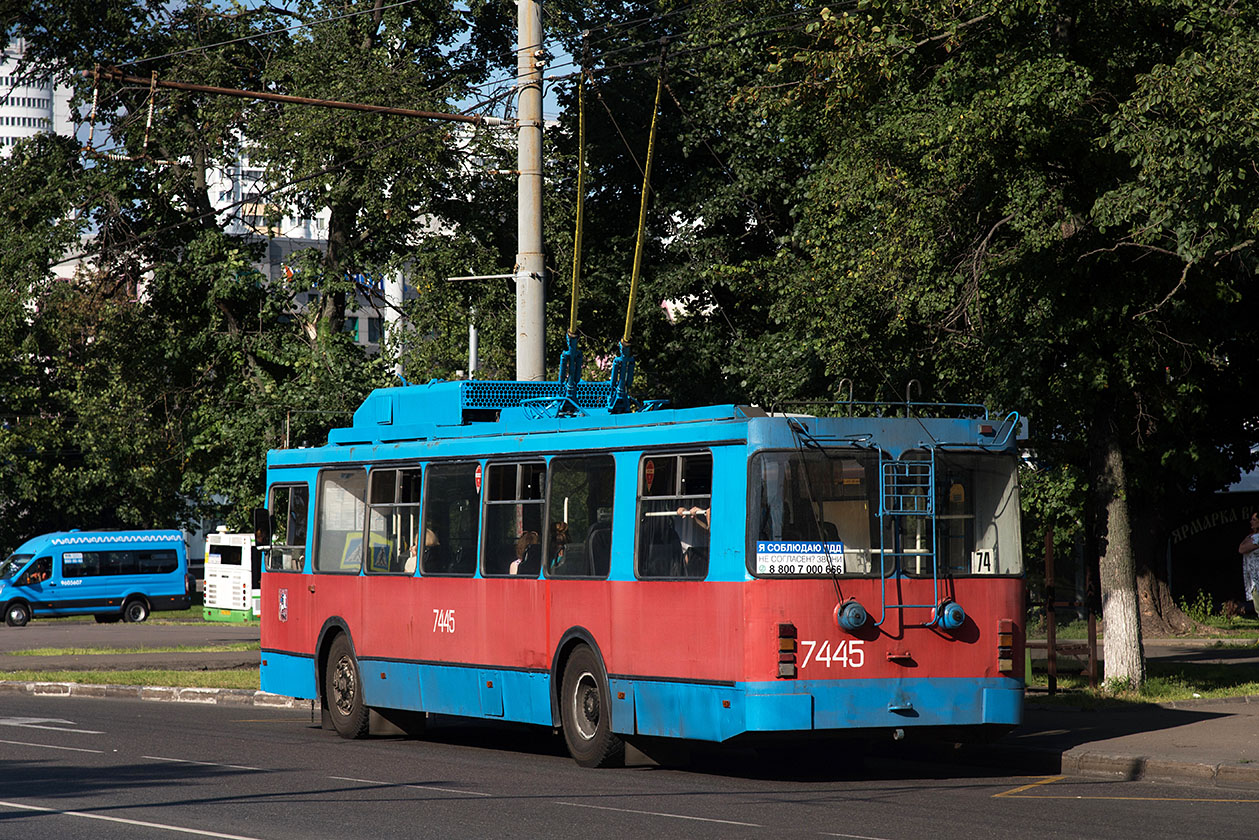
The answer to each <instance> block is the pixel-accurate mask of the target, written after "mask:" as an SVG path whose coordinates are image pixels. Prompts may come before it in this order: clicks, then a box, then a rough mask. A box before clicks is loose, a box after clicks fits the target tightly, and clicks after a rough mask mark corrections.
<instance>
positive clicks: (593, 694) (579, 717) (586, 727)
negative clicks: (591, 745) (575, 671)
mask: <svg viewBox="0 0 1259 840" xmlns="http://www.w3.org/2000/svg"><path fill="white" fill-rule="evenodd" d="M599 707H600V703H599V687H598V686H597V685H596V684H595V681H594V677H593V676H592V675H591V674H588V673H587V674H582V675H581V679H579V680H578V681H577V686H576V688H575V690H574V693H573V718H574V721H573V722H574V723H576V724H577V733H578V734H579V735H581V737H582V738H584V739H585V740H587V741H589V740H590V739H591V738H593V737H595V733H596V732H597V731H598V729H599V715H600V709H599Z"/></svg>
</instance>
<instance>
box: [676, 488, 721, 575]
mask: <svg viewBox="0 0 1259 840" xmlns="http://www.w3.org/2000/svg"><path fill="white" fill-rule="evenodd" d="M711 513H712V511H711V509H710V508H702V507H699V506H698V505H694V506H692V507H689V508H688V507H680V508H678V510H677V515H678V518H677V520H676V525H675V526H674V527H675V528H676V529H677V532H678V542H679V543H680V544H681V546H682V558H681V560H682V567H681V569H680V570H679V572H680V576H681V577H706V576H707V575H708V531H709V524H710V523H709V515H710V514H711Z"/></svg>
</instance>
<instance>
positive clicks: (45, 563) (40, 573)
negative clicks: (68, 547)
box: [25, 557, 52, 585]
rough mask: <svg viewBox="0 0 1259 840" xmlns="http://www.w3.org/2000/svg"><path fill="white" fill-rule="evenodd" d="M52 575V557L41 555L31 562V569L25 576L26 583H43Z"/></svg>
mask: <svg viewBox="0 0 1259 840" xmlns="http://www.w3.org/2000/svg"><path fill="white" fill-rule="evenodd" d="M50 577H52V558H51V557H41V558H39V559H38V560H36V561H35V562H34V563H32V564H31V571H30V572H29V573H28V574H27V576H26V581H25V584H26V585H30V584H32V583H43V582H44V581H46V580H48V578H50Z"/></svg>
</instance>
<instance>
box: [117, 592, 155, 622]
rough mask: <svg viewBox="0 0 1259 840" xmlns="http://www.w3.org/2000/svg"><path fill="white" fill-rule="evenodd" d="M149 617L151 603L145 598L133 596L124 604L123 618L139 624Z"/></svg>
mask: <svg viewBox="0 0 1259 840" xmlns="http://www.w3.org/2000/svg"><path fill="white" fill-rule="evenodd" d="M148 617H149V604H148V602H147V601H145V600H144V599H143V598H132V599H131V600H130V601H128V602H127V603H125V604H123V605H122V620H123V621H126V622H128V623H129V624H139V623H140V622H142V621H144V620H145V619H146V618H148Z"/></svg>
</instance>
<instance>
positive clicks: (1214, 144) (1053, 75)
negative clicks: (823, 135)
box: [773, 0, 1259, 685]
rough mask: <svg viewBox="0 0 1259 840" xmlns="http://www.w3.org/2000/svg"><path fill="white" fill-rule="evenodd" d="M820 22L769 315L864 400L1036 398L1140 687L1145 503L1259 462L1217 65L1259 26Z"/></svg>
mask: <svg viewBox="0 0 1259 840" xmlns="http://www.w3.org/2000/svg"><path fill="white" fill-rule="evenodd" d="M815 34H816V37H817V40H816V42H815V44H814V45H812V46H811V47H810V48H809V49H807V50H799V49H789V50H784V51H782V53H781V56H780V60H779V61H778V62H777V63H776V64H775V65H773V67H774V69H775V70H776V72H778V73H780V74H781V75H782V78H783V84H784V87H783V88H782V92H780V93H779V95H778V102H779V104H780V107H782V106H784V105H791V106H794V107H803V108H808V109H811V110H813V111H815V112H816V113H818V114H819V115H821V116H822V120H821V125H822V126H823V130H824V131H825V132H827V134H828V136H829V137H830V138H831V141H832V142H831V144H830V146H829V148H828V152H827V155H826V157H825V159H824V161H822V162H821V163H820V165H819V166H818V167H817V169H816V170H814V171H813V172H811V173H810V175H809V178H808V183H807V187H806V188H805V192H804V194H803V200H802V202H801V204H800V205H799V209H798V212H799V215H798V224H797V225H796V227H795V230H794V238H793V242H792V246H793V247H792V248H791V249H790V250H788V251H784V253H783V254H782V255H781V262H782V267H783V271H782V272H781V274H780V278H781V280H780V286H779V289H778V291H779V294H780V298H779V300H780V303H779V305H778V309H777V311H778V312H780V313H782V314H783V315H784V316H785V315H786V314H787V313H804V318H803V322H802V323H799V324H798V330H799V333H800V335H801V340H802V341H805V342H808V346H809V347H810V349H811V350H812V351H813V352H814V353H815V354H816V356H817V358H818V359H819V360H820V361H821V363H822V364H823V365H824V366H825V369H826V371H827V372H828V373H829V374H831V375H832V376H850V377H851V378H853V379H854V380H856V381H857V382H858V383H859V387H860V388H862V389H863V390H865V391H866V392H867V393H870V392H874V393H878V392H880V391H882V392H883V393H885V394H889V393H895V391H894V390H892V389H893V388H894V387H895V385H896V383H898V382H904V381H906V380H908V379H909V378H918V379H921V380H922V381H923V382H925V383H928V384H929V386H930V387H931V389H932V390H934V391H935V392H936V393H937V394H940V395H941V396H942V397H946V398H950V399H958V398H967V399H977V398H982V399H986V400H987V401H989V402H991V403H995V404H996V405H1004V406H1010V407H1016V406H1017V407H1019V408H1021V409H1023V410H1025V411H1027V412H1030V413H1031V415H1032V418H1033V422H1034V424H1035V429H1036V436H1037V441H1036V443H1037V449H1038V451H1039V452H1041V453H1042V456H1043V457H1046V458H1048V459H1049V460H1050V461H1051V462H1061V463H1071V464H1075V465H1077V466H1078V467H1079V468H1081V469H1082V470H1084V472H1085V474H1086V475H1087V476H1088V494H1089V495H1088V498H1089V499H1090V502H1089V504H1088V506H1087V508H1086V521H1087V522H1090V523H1092V524H1091V526H1090V535H1092V536H1093V537H1094V538H1095V539H1094V541H1092V542H1091V543H1090V545H1092V546H1093V547H1094V548H1093V549H1092V550H1093V551H1095V552H1096V556H1099V557H1100V558H1101V582H1102V601H1103V614H1104V618H1105V621H1106V626H1107V635H1106V645H1107V650H1106V661H1107V667H1108V673H1109V674H1110V675H1111V677H1113V678H1116V679H1117V680H1119V681H1120V682H1126V683H1130V684H1135V685H1139V684H1140V683H1141V682H1142V680H1143V677H1144V671H1143V665H1142V660H1141V653H1140V625H1139V622H1138V620H1137V619H1138V601H1137V586H1136V559H1135V556H1134V548H1133V541H1132V521H1133V519H1134V518H1135V514H1134V508H1133V506H1134V504H1135V503H1136V502H1137V501H1138V500H1145V499H1149V498H1151V497H1152V496H1153V495H1154V494H1155V491H1156V488H1157V489H1163V490H1165V489H1166V488H1167V487H1168V486H1172V487H1176V486H1181V487H1185V488H1188V487H1190V486H1197V487H1214V486H1219V485H1220V484H1221V483H1224V482H1226V481H1227V478H1228V476H1229V473H1232V474H1235V472H1236V470H1237V469H1238V468H1239V467H1246V466H1249V463H1250V462H1252V461H1253V459H1252V458H1249V456H1240V452H1241V451H1242V443H1243V442H1244V441H1247V440H1248V439H1249V438H1250V437H1252V436H1253V420H1254V416H1255V412H1254V411H1253V409H1251V408H1248V407H1246V406H1245V405H1244V404H1242V403H1239V402H1238V401H1236V400H1231V401H1230V400H1228V399H1227V398H1225V397H1224V395H1225V394H1227V393H1229V392H1230V391H1232V392H1234V393H1235V392H1236V389H1237V387H1238V383H1240V382H1242V381H1243V380H1244V377H1243V373H1244V371H1243V369H1242V367H1241V366H1240V365H1239V362H1241V360H1244V359H1248V358H1253V355H1254V338H1253V331H1250V330H1248V329H1246V328H1245V322H1246V316H1245V310H1244V307H1243V305H1242V301H1243V295H1244V293H1245V291H1246V290H1247V289H1251V288H1253V284H1254V256H1255V255H1254V247H1253V242H1254V233H1255V227H1256V225H1255V216H1254V211H1253V208H1254V207H1256V206H1259V196H1257V195H1256V193H1255V186H1254V185H1255V183H1256V181H1255V180H1254V178H1253V175H1254V174H1256V173H1254V172H1253V171H1252V172H1247V162H1248V161H1250V162H1253V159H1254V154H1253V149H1254V142H1255V140H1256V138H1257V137H1259V134H1257V132H1256V130H1257V128H1259V126H1256V124H1255V123H1254V120H1253V113H1254V101H1255V97H1254V93H1253V91H1248V90H1242V89H1241V88H1242V87H1244V85H1241V84H1237V83H1235V82H1234V81H1233V79H1231V78H1229V73H1230V72H1233V73H1237V72H1238V71H1237V68H1238V67H1241V68H1242V69H1243V72H1241V73H1239V75H1240V76H1241V77H1243V78H1244V77H1245V76H1246V73H1245V72H1244V70H1245V69H1246V68H1250V67H1253V61H1254V59H1255V56H1256V52H1255V49H1256V48H1255V46H1254V45H1255V44H1256V43H1259V41H1257V39H1256V38H1255V35H1256V32H1255V21H1254V20H1253V19H1252V15H1251V13H1250V12H1249V11H1248V10H1240V9H1236V8H1234V7H1229V8H1228V9H1224V8H1220V9H1211V10H1206V9H1202V8H1200V7H1199V4H1189V3H1180V2H1175V0H1171V2H1155V3H1126V2H1107V3H1066V2H1064V3H1049V2H1016V3H986V2H978V3H971V4H967V5H966V6H964V7H957V6H951V5H944V4H937V3H929V2H921V3H918V2H911V3H903V2H878V1H877V0H871V1H870V2H860V3H858V4H856V7H855V8H854V7H847V11H834V12H824V13H823V20H822V21H821V22H820V23H819V24H818V26H817V27H816V30H815ZM1224 67H1228V68H1230V69H1229V71H1225V70H1223V68H1224ZM1233 97H1237V98H1236V99H1234V98H1233ZM1248 114H1250V115H1252V116H1251V117H1249V118H1248V117H1247V115H1248ZM1225 126H1227V128H1225ZM1217 128H1218V129H1220V130H1216V129H1217ZM1221 452H1224V453H1227V454H1228V455H1229V457H1226V458H1220V457H1218V454H1217V453H1221Z"/></svg>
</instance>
